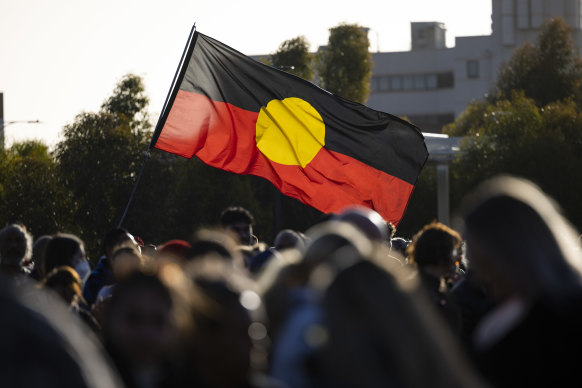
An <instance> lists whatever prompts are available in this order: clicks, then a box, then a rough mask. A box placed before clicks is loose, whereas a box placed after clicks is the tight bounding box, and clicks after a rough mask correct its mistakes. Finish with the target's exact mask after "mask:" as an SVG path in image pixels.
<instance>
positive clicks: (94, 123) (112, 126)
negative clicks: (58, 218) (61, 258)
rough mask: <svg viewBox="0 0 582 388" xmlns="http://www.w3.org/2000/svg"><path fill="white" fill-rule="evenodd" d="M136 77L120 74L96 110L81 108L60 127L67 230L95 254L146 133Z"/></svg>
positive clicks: (123, 198)
mask: <svg viewBox="0 0 582 388" xmlns="http://www.w3.org/2000/svg"><path fill="white" fill-rule="evenodd" d="M146 108H147V98H145V97H144V87H143V83H142V82H141V79H139V77H137V76H134V75H131V74H130V75H127V76H125V77H124V78H123V79H122V80H121V81H120V82H119V83H118V84H117V86H116V88H115V91H114V93H113V95H112V96H111V97H109V98H108V99H107V100H106V101H105V102H104V103H103V105H102V108H101V110H100V111H99V112H97V113H81V114H79V115H78V116H77V117H76V118H75V121H74V122H73V123H72V124H69V125H67V126H65V128H64V130H63V138H64V139H63V140H62V141H61V142H59V143H58V144H57V145H56V148H55V158H56V162H57V167H58V171H59V176H60V179H61V182H62V184H63V186H64V187H65V188H66V189H67V190H69V191H70V193H71V195H72V196H73V204H74V206H73V207H72V210H73V212H74V221H75V224H76V225H75V226H72V228H73V230H71V232H75V233H76V234H78V235H79V236H80V237H81V238H82V239H83V240H84V241H85V243H86V244H87V247H88V250H89V251H90V253H93V254H94V253H96V250H97V248H98V245H99V241H100V239H101V238H102V236H103V235H104V234H105V232H106V231H107V230H108V229H110V228H112V227H114V226H116V225H117V222H118V221H119V219H120V218H121V215H122V213H123V210H124V206H125V204H126V203H127V200H128V198H129V195H130V192H131V189H132V187H133V185H134V183H135V179H136V175H137V173H138V171H139V168H140V166H141V161H142V159H143V154H144V152H145V150H146V147H147V144H148V142H149V138H150V137H151V132H150V131H149V128H148V123H147V120H146V119H145V118H146V117H147V114H146V113H145V109H146Z"/></svg>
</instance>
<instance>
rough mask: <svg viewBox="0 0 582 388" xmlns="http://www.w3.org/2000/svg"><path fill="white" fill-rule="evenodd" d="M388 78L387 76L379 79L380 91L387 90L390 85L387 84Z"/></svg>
mask: <svg viewBox="0 0 582 388" xmlns="http://www.w3.org/2000/svg"><path fill="white" fill-rule="evenodd" d="M388 81H389V78H388V77H387V76H382V77H380V90H382V91H384V90H389V89H390V85H389V84H388Z"/></svg>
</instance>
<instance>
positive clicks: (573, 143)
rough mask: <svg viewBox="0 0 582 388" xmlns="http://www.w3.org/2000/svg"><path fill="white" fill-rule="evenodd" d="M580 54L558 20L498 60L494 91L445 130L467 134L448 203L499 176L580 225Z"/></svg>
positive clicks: (549, 21)
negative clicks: (523, 183) (517, 180)
mask: <svg viewBox="0 0 582 388" xmlns="http://www.w3.org/2000/svg"><path fill="white" fill-rule="evenodd" d="M580 63H581V60H580V58H579V56H578V55H577V53H576V50H575V48H574V46H573V44H572V40H571V37H570V28H569V27H568V26H567V25H566V24H565V22H564V21H563V20H561V19H551V20H548V21H547V22H546V23H545V24H544V28H543V30H542V31H541V33H540V35H539V37H538V40H537V42H536V44H535V45H531V44H526V45H524V46H523V47H521V48H519V49H518V50H516V51H515V53H514V55H513V56H512V57H511V58H510V60H509V61H508V62H507V64H505V65H503V66H502V68H501V70H500V74H499V79H498V81H497V84H496V87H495V93H493V94H492V95H491V96H490V97H489V98H487V99H484V100H482V101H476V102H474V103H472V104H470V105H469V106H468V107H467V109H466V110H465V112H464V113H463V114H462V115H461V116H459V118H457V120H456V121H455V122H454V123H452V124H450V125H449V126H447V127H445V128H444V131H445V133H448V134H449V135H453V136H464V137H465V138H464V139H463V141H462V147H461V148H462V156H461V157H460V158H459V159H457V160H456V161H455V162H454V163H453V165H452V168H451V173H452V179H451V185H452V190H451V193H452V196H453V198H452V203H453V204H456V203H458V201H459V200H460V199H461V198H462V197H463V196H464V195H465V194H466V193H467V192H468V191H469V190H471V189H472V188H473V187H474V186H475V185H476V184H478V183H479V182H480V181H482V180H484V179H487V178H490V177H492V176H494V175H498V174H502V173H503V174H511V175H517V176H521V177H525V178H527V179H530V180H532V181H534V182H535V183H537V184H539V185H540V187H541V188H542V189H543V190H544V191H546V192H547V193H549V194H550V195H551V196H553V197H554V199H555V200H556V201H557V202H558V203H559V204H560V205H561V206H562V207H563V209H564V211H565V213H566V215H567V217H568V218H569V219H570V221H572V222H573V223H574V224H575V225H577V226H578V227H581V226H582V205H581V204H580V201H579V200H578V199H577V194H576V193H578V192H579V190H580V188H581V187H580V186H581V185H582V116H581V115H580V114H579V112H580V108H581V102H582V100H581V99H580V81H581V80H582V73H581V69H582V68H581V65H580Z"/></svg>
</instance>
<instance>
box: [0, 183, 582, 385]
mask: <svg viewBox="0 0 582 388" xmlns="http://www.w3.org/2000/svg"><path fill="white" fill-rule="evenodd" d="M253 224H254V220H253V215H252V214H251V213H250V212H249V211H248V210H246V209H244V208H242V207H240V206H234V207H229V208H227V209H225V210H224V211H223V212H222V214H220V215H217V223H216V225H215V226H214V227H208V228H201V229H200V230H198V231H196V233H195V234H194V235H192V236H191V238H190V239H188V240H181V239H174V240H169V241H164V242H148V241H142V240H141V239H140V238H139V237H138V236H136V235H134V234H133V233H132V231H129V230H126V229H124V228H121V227H118V228H112V229H111V230H109V231H106V232H104V234H103V238H102V241H101V257H100V258H99V260H98V261H97V262H96V263H90V261H89V260H88V259H87V257H86V253H85V245H84V242H83V241H82V240H81V239H80V238H79V237H78V236H77V235H75V234H74V233H72V232H71V231H68V233H58V234H55V235H46V236H36V237H34V236H32V235H31V234H30V233H29V232H28V231H27V226H28V225H23V224H19V223H13V224H9V225H6V226H5V227H4V228H3V229H1V230H0V278H1V279H0V280H1V281H0V312H1V313H2V317H3V319H2V320H1V323H0V327H2V328H3V330H0V337H1V342H0V343H1V344H2V347H1V349H2V350H1V351H0V354H1V356H0V360H1V361H2V362H0V371H1V372H0V376H1V377H0V379H1V381H2V383H1V385H2V386H7V387H41V386H42V387H69V386H70V387H85V386H86V387H132V388H133V387H135V388H150V387H151V388H154V387H160V388H161V387H213V388H229V387H232V388H239V387H240V388H243V387H244V388H246V387H281V388H317V387H323V388H326V387H340V388H341V387H346V388H347V387H412V388H415V387H437V388H438V387H442V388H451V387H493V388H495V387H538V386H544V387H547V386H560V387H567V386H579V385H581V384H582V382H581V378H580V377H579V376H578V373H577V365H578V358H577V356H576V354H578V352H579V350H580V349H582V331H581V330H580V328H581V327H582V257H581V251H580V248H579V234H578V232H577V231H576V230H575V228H574V227H573V226H572V225H570V224H569V223H568V221H567V219H566V218H565V217H564V215H563V214H562V213H561V212H560V209H559V207H558V205H557V204H555V203H554V202H553V201H552V199H551V198H549V197H548V196H547V195H546V194H545V193H544V192H543V191H541V190H540V189H539V188H538V187H537V186H536V185H534V184H533V183H532V182H529V181H527V180H524V179H520V178H515V177H509V176H502V177H497V178H494V179H491V180H490V181H487V182H484V183H483V184H482V185H481V186H480V187H478V188H477V189H476V190H475V191H474V192H473V193H472V194H471V195H469V196H468V197H467V198H465V200H464V202H463V204H462V206H461V207H460V209H459V212H458V214H457V217H456V221H455V222H454V225H455V226H454V227H452V226H447V225H444V224H442V223H440V222H437V221H432V222H429V223H427V225H425V226H424V227H423V228H421V229H420V230H419V231H418V232H417V233H416V234H415V235H414V236H411V238H407V237H406V236H400V235H399V234H398V230H397V228H396V227H395V226H394V225H392V224H391V223H389V222H386V221H385V220H384V219H383V218H382V217H381V216H380V215H379V214H378V213H376V212H375V211H374V210H371V209H368V208H364V207H360V206H351V207H348V208H346V209H344V210H342V211H341V212H338V213H335V214H330V215H328V216H327V217H325V218H324V219H322V220H321V221H320V222H318V223H317V224H315V225H313V226H312V227H311V228H309V229H308V230H305V231H298V230H290V229H284V230H281V231H279V232H278V234H277V235H276V238H275V239H274V240H273V242H272V244H268V243H266V242H265V241H263V240H262V239H261V238H260V236H256V235H255V234H254V231H253Z"/></svg>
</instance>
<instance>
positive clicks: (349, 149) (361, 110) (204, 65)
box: [178, 32, 428, 185]
mask: <svg viewBox="0 0 582 388" xmlns="http://www.w3.org/2000/svg"><path fill="white" fill-rule="evenodd" d="M192 45H193V46H192ZM192 47H193V49H192ZM184 66H186V67H185V68H184V69H183V70H182V74H181V79H178V85H179V89H180V90H183V91H187V92H194V93H199V94H202V95H205V96H207V97H208V98H210V99H212V100H214V101H219V102H225V103H229V104H232V105H234V106H237V107H239V108H242V109H245V110H248V111H253V112H257V113H258V112H259V111H260V109H261V107H266V106H267V104H268V103H269V101H271V100H273V99H279V100H283V99H285V98H288V97H296V98H300V99H303V100H305V101H307V102H308V103H309V104H311V106H313V107H314V108H315V109H316V110H317V111H318V112H319V114H320V115H321V117H322V119H323V121H324V123H325V147H326V148H327V149H329V150H332V151H335V152H339V153H341V154H344V155H347V156H350V157H352V158H354V159H356V160H359V161H361V162H363V163H365V164H367V165H369V166H371V167H374V168H376V169H378V170H380V171H383V172H385V173H387V174H389V175H392V176H395V177H397V178H400V179H402V180H403V181H405V182H408V183H410V184H412V185H414V184H415V183H416V179H417V177H418V174H419V173H420V171H421V169H422V167H423V166H424V164H425V162H426V159H427V158H428V151H427V148H426V145H425V143H424V137H423V135H422V133H421V131H420V130H419V129H418V128H417V127H416V126H414V125H412V124H410V123H408V122H406V121H404V120H402V119H400V118H398V117H396V116H393V115H391V114H388V113H385V112H380V111H376V110H373V109H370V108H368V107H366V106H364V105H362V104H358V103H355V102H351V101H348V100H346V99H343V98H341V97H339V96H336V95H333V94H331V93H329V92H327V91H326V90H323V89H321V88H320V87H318V86H316V85H315V84H313V83H311V82H308V81H306V80H304V79H301V78H299V77H297V76H294V75H292V74H288V73H285V72H284V71H281V70H278V69H276V68H273V67H270V66H267V65H264V64H262V63H260V62H258V61H255V60H254V59H252V58H250V57H247V56H245V55H244V54H241V53H240V52H238V51H236V50H234V49H233V48H231V47H228V46H226V45H225V44H223V43H221V42H219V41H217V40H215V39H212V38H210V37H208V36H206V35H204V34H200V33H199V32H196V33H195V35H194V37H193V41H192V44H191V49H190V53H189V57H187V58H186V61H185V64H184Z"/></svg>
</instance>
